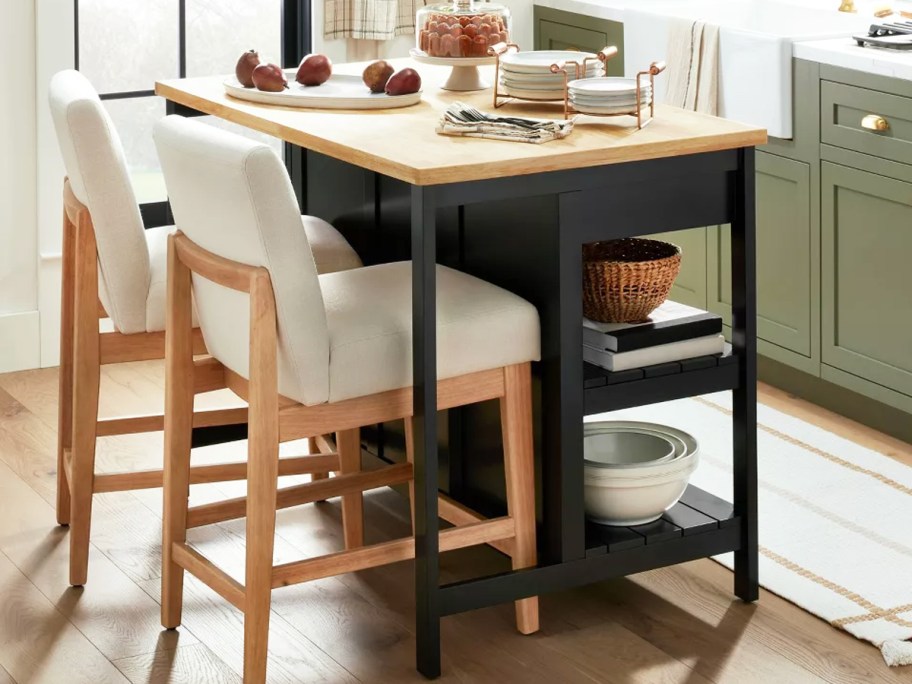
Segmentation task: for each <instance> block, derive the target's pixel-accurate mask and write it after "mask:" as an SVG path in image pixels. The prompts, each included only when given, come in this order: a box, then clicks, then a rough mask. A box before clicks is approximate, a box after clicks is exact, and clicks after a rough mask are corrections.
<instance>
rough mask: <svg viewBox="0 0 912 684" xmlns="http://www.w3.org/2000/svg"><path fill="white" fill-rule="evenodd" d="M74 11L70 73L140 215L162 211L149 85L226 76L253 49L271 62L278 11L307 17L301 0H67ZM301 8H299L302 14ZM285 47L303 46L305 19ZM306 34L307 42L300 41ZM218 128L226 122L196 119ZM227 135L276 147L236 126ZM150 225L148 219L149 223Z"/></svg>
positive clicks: (155, 100) (157, 105) (157, 107)
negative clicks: (77, 77) (90, 103)
mask: <svg viewBox="0 0 912 684" xmlns="http://www.w3.org/2000/svg"><path fill="white" fill-rule="evenodd" d="M73 1H74V4H75V10H76V22H75V31H76V43H75V44H76V55H75V59H76V68H77V69H79V70H80V71H82V73H83V74H85V76H86V77H87V78H88V79H89V80H90V81H91V82H92V84H93V85H94V86H95V87H96V89H98V91H99V93H100V94H101V99H102V100H103V101H104V104H105V106H106V107H107V109H108V111H109V112H110V114H111V118H112V119H113V121H114V125H115V127H116V128H117V132H118V133H119V135H120V138H121V140H122V141H123V147H124V153H125V156H126V159H127V166H128V168H129V171H130V178H131V180H132V182H133V186H134V190H135V192H136V197H137V200H138V201H139V203H140V205H141V206H142V207H143V209H144V215H145V216H146V217H147V219H148V217H149V216H150V215H152V214H153V213H154V212H153V211H152V210H153V209H154V208H155V207H159V211H161V209H163V208H164V207H165V205H164V204H163V202H164V201H165V200H166V193H165V184H164V181H163V178H162V174H161V169H160V167H159V164H158V157H157V155H156V152H155V145H154V144H153V142H152V127H153V126H154V124H155V122H156V121H158V120H159V119H160V118H161V117H163V116H164V115H165V101H164V100H163V99H162V98H159V97H156V96H155V94H154V92H153V89H154V87H155V81H156V80H159V79H167V78H182V77H185V76H205V75H211V74H222V73H224V74H227V73H230V72H232V70H233V69H234V65H235V63H236V62H237V58H238V56H239V55H240V54H241V53H242V52H243V51H244V50H249V49H251V48H255V49H256V50H258V51H259V53H260V55H261V56H262V57H263V58H264V59H267V60H269V61H273V62H276V63H282V62H289V61H294V58H293V57H292V59H291V60H289V59H288V56H289V55H290V54H291V52H287V54H286V55H283V54H282V45H283V41H282V31H283V21H282V19H283V12H284V13H285V16H286V17H292V18H294V17H303V16H309V3H305V2H303V0H73ZM305 10H307V11H306V12H305ZM285 30H286V31H290V33H289V34H288V36H287V37H286V42H288V43H290V45H291V46H293V50H294V52H295V53H296V54H299V51H298V50H297V48H298V47H299V46H301V47H303V46H304V45H306V44H308V43H309V22H306V23H304V22H294V21H291V22H289V23H288V24H286V25H285ZM304 32H306V36H307V40H302V37H303V35H305V34H304ZM202 120H204V121H207V123H210V124H212V125H218V126H219V127H220V128H229V127H232V125H231V124H230V123H228V122H224V121H220V120H215V119H210V118H209V117H205V118H204V119H202ZM233 130H236V131H237V132H242V133H243V134H245V135H248V136H254V137H257V138H259V139H262V140H264V141H268V142H269V143H270V144H272V145H273V146H274V147H275V149H276V151H277V152H280V151H281V146H280V143H279V142H278V141H277V140H275V139H274V138H269V137H268V136H260V135H258V134H255V133H253V132H251V131H249V130H247V129H243V128H241V127H233ZM153 220H154V219H153Z"/></svg>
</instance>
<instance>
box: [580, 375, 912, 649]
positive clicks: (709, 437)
mask: <svg viewBox="0 0 912 684" xmlns="http://www.w3.org/2000/svg"><path fill="white" fill-rule="evenodd" d="M730 416H731V394H730V393H728V392H722V393H719V394H713V395H707V396H705V397H698V398H694V399H682V400H679V401H672V402H667V403H664V404H655V405H652V406H645V407H640V408H636V409H629V410H625V411H616V412H614V413H610V414H604V416H591V417H590V418H589V420H598V419H600V418H601V419H607V420H611V419H618V420H620V419H624V420H645V421H651V422H656V423H664V424H667V425H672V426H674V427H677V428H680V429H682V430H686V431H688V432H690V433H691V434H693V435H694V436H695V437H696V438H697V439H698V440H699V442H700V446H701V462H700V467H699V468H698V469H697V471H696V472H695V473H694V475H693V478H692V480H691V481H692V482H693V484H695V485H697V486H698V487H700V488H702V489H705V490H707V491H709V492H712V493H713V494H715V495H716V496H719V497H722V498H724V499H726V500H729V501H730V500H731V490H732V471H731V420H730ZM757 444H758V454H759V507H760V533H759V537H760V584H761V585H762V586H763V587H765V588H766V589H768V590H769V591H771V592H773V593H775V594H778V595H779V596H782V597H783V598H785V599H788V600H789V601H791V602H792V603H795V604H796V605H798V606H800V607H801V608H803V609H804V610H807V611H809V612H811V613H813V614H814V615H816V616H818V617H820V618H822V619H824V620H826V621H827V622H829V623H830V624H832V625H833V626H834V627H837V628H839V629H842V630H845V631H846V632H848V633H850V634H852V635H853V636H855V637H857V638H859V639H864V640H866V641H870V642H871V643H873V644H875V645H876V646H878V647H879V648H880V649H881V651H882V653H883V656H884V660H885V661H886V662H887V664H888V665H912V468H910V467H908V466H906V465H904V464H902V463H899V462H898V461H895V460H893V459H891V458H889V457H887V456H884V455H883V454H880V453H877V452H875V451H872V450H870V449H867V448H865V447H862V446H860V445H858V444H856V443H854V442H851V441H849V440H847V439H843V438H842V437H839V436H837V435H834V434H832V433H830V432H827V431H826V430H822V429H820V428H818V427H816V426H814V425H811V424H810V423H807V422H805V421H803V420H799V419H797V418H794V417H792V416H789V415H788V414H785V413H782V412H781V411H777V410H775V409H773V408H770V407H768V406H764V405H762V404H761V405H760V406H759V407H758V433H757ZM716 560H717V561H718V562H720V563H722V564H723V565H726V566H728V567H732V557H731V554H726V555H725V556H720V557H718V558H716Z"/></svg>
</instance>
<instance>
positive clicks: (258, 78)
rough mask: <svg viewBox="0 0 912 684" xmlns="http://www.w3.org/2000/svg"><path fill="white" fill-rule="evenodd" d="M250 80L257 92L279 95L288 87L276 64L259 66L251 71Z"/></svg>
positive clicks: (280, 69)
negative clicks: (262, 91)
mask: <svg viewBox="0 0 912 684" xmlns="http://www.w3.org/2000/svg"><path fill="white" fill-rule="evenodd" d="M251 78H252V79H253V84H254V85H255V86H256V88H257V90H264V91H266V92H267V93H281V92H282V91H283V90H285V89H286V88H287V87H288V81H287V80H286V79H285V74H283V73H282V68H281V67H279V66H278V65H277V64H260V65H259V66H258V67H257V68H256V69H254V70H253V74H252V75H251Z"/></svg>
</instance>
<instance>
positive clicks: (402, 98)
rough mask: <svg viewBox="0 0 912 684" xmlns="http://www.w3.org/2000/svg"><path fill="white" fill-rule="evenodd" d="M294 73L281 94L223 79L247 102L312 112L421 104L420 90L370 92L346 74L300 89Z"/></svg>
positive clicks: (289, 74) (227, 88) (231, 91)
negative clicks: (398, 93) (395, 92)
mask: <svg viewBox="0 0 912 684" xmlns="http://www.w3.org/2000/svg"><path fill="white" fill-rule="evenodd" d="M296 73H297V69H286V70H285V78H287V79H288V89H287V90H283V91H282V92H280V93H267V92H264V91H262V90H257V89H256V88H245V87H244V86H242V85H241V84H240V82H239V81H238V80H237V79H236V78H234V77H231V78H227V79H225V82H224V83H225V92H227V93H228V94H229V95H231V96H232V97H236V98H238V99H240V100H247V101H248V102H258V103H260V104H272V105H283V106H285V107H308V108H313V109H394V108H398V107H408V106H411V105H413V104H417V103H418V102H420V101H421V91H420V90H419V91H418V92H417V93H410V94H408V95H387V94H386V93H372V92H371V91H370V90H368V88H367V86H366V85H364V81H362V80H361V77H360V76H350V75H348V74H333V75H332V76H330V77H329V80H328V81H326V83H323V84H322V85H318V86H302V85H301V84H300V83H297V82H296V81H295V80H294V78H295V74H296Z"/></svg>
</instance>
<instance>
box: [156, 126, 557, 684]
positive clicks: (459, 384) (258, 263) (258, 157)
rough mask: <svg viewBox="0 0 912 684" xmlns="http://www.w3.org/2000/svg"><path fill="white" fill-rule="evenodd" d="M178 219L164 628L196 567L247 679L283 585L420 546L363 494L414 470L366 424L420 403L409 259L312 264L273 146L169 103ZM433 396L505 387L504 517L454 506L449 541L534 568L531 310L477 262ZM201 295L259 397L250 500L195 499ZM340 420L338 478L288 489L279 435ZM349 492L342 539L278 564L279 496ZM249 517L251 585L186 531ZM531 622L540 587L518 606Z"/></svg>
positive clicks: (440, 322) (389, 559) (233, 380)
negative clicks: (382, 459)
mask: <svg viewBox="0 0 912 684" xmlns="http://www.w3.org/2000/svg"><path fill="white" fill-rule="evenodd" d="M155 142H156V145H157V147H158V152H159V156H160V158H161V161H162V168H163V170H164V173H165V182H166V184H167V186H168V191H169V196H170V197H171V202H172V207H173V209H174V215H175V218H176V221H177V225H178V227H179V231H178V232H177V233H175V234H174V235H173V236H171V237H170V238H169V246H168V258H169V266H168V278H169V280H168V321H167V341H166V356H165V359H166V392H165V396H166V403H165V480H164V482H165V507H164V530H163V534H162V543H163V554H162V563H163V566H162V624H163V625H164V626H165V627H168V628H174V627H177V626H178V625H179V624H180V621H181V606H182V588H183V576H184V571H185V570H189V571H190V572H191V573H193V575H195V576H196V577H198V578H199V579H201V580H202V581H203V582H205V583H206V584H208V585H209V586H210V587H211V588H212V589H213V590H214V591H216V592H217V593H219V594H220V595H221V596H223V597H224V598H225V599H226V600H228V601H229V602H231V603H232V604H233V605H235V606H236V607H237V608H238V609H240V610H241V611H243V613H244V677H245V681H246V682H248V684H252V683H255V682H263V681H265V676H266V652H267V639H268V633H269V613H270V602H271V593H272V590H273V589H275V588H277V587H283V586H287V585H291V584H296V583H300V582H306V581H310V580H314V579H319V578H323V577H329V576H332V575H337V574H341V573H346V572H353V571H356V570H362V569H366V568H372V567H376V566H379V565H383V564H387V563H393V562H397V561H401V560H406V559H410V558H414V556H415V540H414V537H413V536H411V537H407V538H404V539H397V540H394V541H387V542H383V543H379V544H372V545H369V546H364V545H363V534H362V525H363V520H362V507H361V499H362V492H363V491H364V490H367V489H372V488H376V487H382V486H387V485H393V484H399V483H406V482H411V481H412V479H413V469H412V464H411V463H400V464H396V465H390V466H385V467H382V468H380V469H377V470H368V471H362V470H361V467H360V462H361V448H360V439H359V429H360V428H361V427H362V426H365V425H373V424H376V423H380V422H383V421H387V420H395V419H401V418H408V417H409V416H410V415H411V413H412V386H411V385H412V359H411V343H412V330H411V327H412V325H411V324H412V313H411V263H410V262H398V263H389V264H381V265H377V266H370V267H367V268H358V269H352V270H349V271H342V272H339V273H332V274H326V275H319V276H318V274H317V269H316V268H315V266H314V259H313V256H312V250H311V247H310V245H309V244H308V240H307V237H306V235H304V234H303V233H301V231H298V230H296V229H295V228H296V224H297V221H298V219H297V216H296V210H295V207H296V204H295V199H294V192H293V189H292V186H291V182H290V180H289V178H288V175H287V173H286V171H285V168H284V167H283V165H282V164H281V162H280V161H279V160H278V159H277V158H276V157H275V155H273V154H272V153H271V152H270V151H269V149H268V148H267V147H265V146H263V145H260V144H257V143H254V142H251V141H249V140H247V139H244V138H240V137H238V136H235V135H232V134H229V133H225V132H224V131H219V130H216V129H213V128H210V127H206V126H202V125H201V124H199V123H197V122H193V121H190V120H187V119H183V118H181V117H177V116H169V117H167V118H165V119H164V120H163V121H161V122H159V124H158V125H157V126H156V129H155ZM437 282H438V293H437V335H438V359H439V361H438V375H439V377H440V380H439V382H438V386H437V404H438V407H439V408H440V409H441V410H442V409H447V408H453V407H456V406H463V405H466V404H471V403H474V402H479V401H485V400H490V399H495V398H499V399H500V403H501V418H502V421H503V425H502V429H503V436H504V463H505V472H506V492H507V500H508V514H507V515H506V516H504V517H500V518H493V519H484V518H481V516H478V514H475V513H474V512H469V511H468V510H467V509H465V508H462V507H459V506H458V505H457V504H455V502H450V505H448V506H441V511H442V513H443V515H442V517H444V518H446V517H447V513H446V512H445V511H449V512H450V514H451V518H453V519H454V520H453V521H454V522H455V523H456V526H455V527H452V528H449V529H446V530H444V531H442V532H441V533H440V550H441V551H448V550H452V549H457V548H462V547H466V546H473V545H477V544H485V543H488V544H492V545H497V546H498V548H502V549H505V550H506V552H507V553H508V554H509V555H510V556H511V557H512V564H513V567H514V568H517V569H518V568H524V567H529V566H532V565H534V564H535V562H536V556H535V481H534V468H533V453H532V400H531V374H530V361H533V360H537V359H538V358H539V353H540V340H539V321H538V313H537V312H536V310H535V308H534V307H533V306H532V305H531V304H529V303H528V302H526V301H525V300H523V299H521V298H520V297H518V296H516V295H514V294H512V293H510V292H507V291H506V290H503V289H501V288H499V287H496V286H494V285H491V284H489V283H486V282H484V281H482V280H479V279H477V278H474V277H472V276H469V275H466V274H464V273H460V272H458V271H454V270H452V269H449V268H445V267H443V266H438V267H437ZM191 291H192V297H193V300H194V301H195V302H196V307H197V312H198V314H199V321H200V327H201V328H202V331H203V335H204V337H205V339H206V344H207V347H208V349H209V351H210V353H211V354H212V356H213V357H214V358H215V359H216V360H218V361H219V362H220V363H221V364H223V367H224V379H225V385H226V386H227V387H229V388H230V389H232V390H233V391H234V392H235V393H236V394H237V395H238V396H240V397H242V398H243V399H245V400H246V401H247V402H248V406H249V432H250V437H249V442H248V445H249V452H248V464H249V471H248V480H247V482H248V485H247V497H245V498H238V499H232V500H228V501H221V502H216V503H211V504H206V505H203V506H196V507H194V508H188V482H189V477H190V470H189V456H190V434H191V421H192V410H193V396H194V393H195V388H194V384H195V382H194V376H195V374H196V373H198V372H200V370H199V363H198V362H195V361H194V359H193V356H192V340H193V338H192V332H191V313H192V311H191ZM325 433H335V434H336V445H337V447H338V451H339V461H340V474H339V475H337V476H335V477H332V478H330V479H326V480H322V481H319V482H311V483H307V484H301V485H294V486H289V487H285V488H281V489H279V488H278V484H277V480H278V477H279V476H280V475H281V474H282V473H281V472H280V471H279V469H278V463H279V460H278V451H279V443H280V442H283V441H286V440H292V439H300V438H303V437H313V436H316V435H321V434H325ZM334 496H341V497H342V513H343V528H344V540H345V549H346V550H344V551H339V552H337V553H332V554H329V555H325V556H320V557H316V558H310V559H307V560H303V561H297V562H290V563H285V564H282V565H277V566H274V565H273V544H274V534H275V521H276V510H277V509H279V508H287V507H290V506H296V505H299V504H305V503H310V502H313V501H316V500H319V499H325V498H327V497H334ZM244 516H246V518H247V522H246V529H247V535H246V572H245V577H244V582H243V584H241V583H239V582H238V581H236V580H235V579H234V578H232V577H231V576H230V575H228V574H227V573H226V572H225V571H223V570H222V569H220V568H218V567H217V566H215V565H214V564H213V563H212V562H211V561H209V560H207V559H206V558H205V557H204V556H203V555H201V554H200V553H199V552H198V551H197V550H195V549H193V548H191V547H190V546H189V545H188V544H187V542H186V533H187V529H188V528H193V527H197V526H201V525H208V524H212V523H216V522H220V521H224V520H229V519H234V518H240V517H244ZM516 609H517V627H518V629H519V631H520V632H523V633H527V634H528V633H531V632H535V631H537V629H538V599H537V597H532V598H526V599H522V600H520V601H517V602H516Z"/></svg>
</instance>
